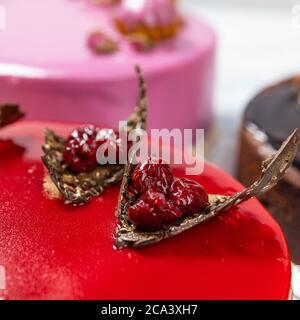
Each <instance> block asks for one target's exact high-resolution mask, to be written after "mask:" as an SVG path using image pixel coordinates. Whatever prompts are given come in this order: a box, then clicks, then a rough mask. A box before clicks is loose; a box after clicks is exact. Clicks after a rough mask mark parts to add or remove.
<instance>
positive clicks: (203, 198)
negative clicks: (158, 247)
mask: <svg viewBox="0 0 300 320" xmlns="http://www.w3.org/2000/svg"><path fill="white" fill-rule="evenodd" d="M131 187H132V188H133V190H134V192H135V193H137V194H138V195H139V196H141V197H140V198H139V199H138V200H137V201H136V202H135V203H134V205H133V206H131V207H130V208H129V209H128V218H129V220H130V221H131V222H133V223H134V224H136V226H137V227H138V228H139V229H142V230H157V229H161V228H162V227H163V226H164V225H168V224H171V223H172V222H175V221H176V220H178V219H179V218H181V217H182V216H185V217H188V216H192V215H194V214H196V213H199V212H201V211H202V210H203V209H205V208H206V207H207V206H209V201H208V194H207V192H206V191H205V190H204V188H203V187H202V186H201V185H200V184H199V183H197V182H195V181H193V180H189V179H186V178H183V179H178V178H175V179H174V177H173V174H172V172H171V168H170V166H169V165H167V164H165V163H164V162H163V161H162V160H151V159H149V160H148V161H147V162H144V163H141V164H139V165H137V167H136V168H135V170H134V171H133V174H132V186H131Z"/></svg>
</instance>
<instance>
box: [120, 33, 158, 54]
mask: <svg viewBox="0 0 300 320" xmlns="http://www.w3.org/2000/svg"><path fill="white" fill-rule="evenodd" d="M126 39H127V40H128V42H129V43H130V44H131V46H132V47H133V48H134V49H135V50H136V51H140V52H146V51H150V50H151V49H153V48H154V47H155V43H154V42H153V41H152V40H151V39H150V38H149V37H148V36H147V35H146V34H144V33H142V32H136V33H130V34H129V35H128V36H127V37H126Z"/></svg>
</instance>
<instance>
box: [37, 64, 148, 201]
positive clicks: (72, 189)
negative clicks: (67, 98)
mask: <svg viewBox="0 0 300 320" xmlns="http://www.w3.org/2000/svg"><path fill="white" fill-rule="evenodd" d="M136 72H137V75H138V79H139V90H140V92H139V98H138V102H137V105H136V107H135V109H134V112H133V113H132V115H131V116H130V117H129V119H128V132H130V131H132V130H134V129H137V128H141V129H145V128H146V122H147V91H146V85H145V80H144V77H143V75H142V72H141V69H140V68H139V67H136ZM65 143H66V140H65V139H64V138H62V137H60V136H58V135H57V134H55V133H54V132H53V131H51V130H48V129H47V130H46V133H45V144H44V146H43V151H44V155H43V157H42V160H43V162H44V164H45V166H46V168H47V169H48V172H49V175H50V177H51V179H52V181H53V183H54V184H55V186H56V187H57V189H58V190H59V191H60V193H61V194H62V196H63V197H64V199H65V201H66V203H72V204H76V205H80V204H85V203H87V202H88V201H89V200H90V199H91V198H92V197H95V196H99V195H100V194H101V193H102V192H103V191H104V190H105V188H106V187H108V186H109V185H113V184H116V183H118V182H120V181H121V180H122V177H123V173H124V166H123V165H105V166H100V165H99V166H97V168H95V169H94V170H93V171H91V172H88V173H80V174H75V173H73V172H71V171H70V170H68V168H67V164H66V163H65V161H64V157H63V152H64V148H65Z"/></svg>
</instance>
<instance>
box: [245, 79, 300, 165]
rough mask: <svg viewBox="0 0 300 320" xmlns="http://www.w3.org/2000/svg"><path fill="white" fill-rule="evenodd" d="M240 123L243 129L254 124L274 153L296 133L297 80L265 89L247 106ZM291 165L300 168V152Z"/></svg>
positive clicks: (299, 123) (299, 122)
mask: <svg viewBox="0 0 300 320" xmlns="http://www.w3.org/2000/svg"><path fill="white" fill-rule="evenodd" d="M244 122H245V124H246V127H251V125H253V124H254V125H255V126H256V127H257V130H259V131H262V132H263V133H265V134H266V136H267V138H268V142H269V143H270V144H271V145H272V146H273V147H274V149H278V148H279V146H280V145H281V143H282V141H284V139H285V137H286V136H287V135H288V134H289V133H290V132H291V131H292V130H293V129H294V128H298V130H300V77H295V78H293V79H290V80H287V81H284V82H281V83H279V84H277V85H275V86H272V87H269V88H267V89H266V90H264V91H263V92H261V93H260V94H259V95H257V96H256V97H255V98H254V99H253V100H252V101H251V102H250V103H249V105H248V106H247V109H246V112H245V116H244ZM294 165H295V166H297V167H298V168H300V150H298V152H297V155H296V158H295V161H294Z"/></svg>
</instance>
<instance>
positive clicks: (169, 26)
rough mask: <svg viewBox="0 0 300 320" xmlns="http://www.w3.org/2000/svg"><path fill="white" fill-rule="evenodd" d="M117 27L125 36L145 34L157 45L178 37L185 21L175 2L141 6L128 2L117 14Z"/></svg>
mask: <svg viewBox="0 0 300 320" xmlns="http://www.w3.org/2000/svg"><path fill="white" fill-rule="evenodd" d="M115 25H116V28H117V30H118V31H119V32H120V33H121V34H123V35H126V36H130V35H131V34H143V35H144V36H146V37H147V38H148V39H149V40H151V41H152V42H154V43H155V42H159V41H162V40H165V39H169V38H172V37H174V36H176V34H177V33H178V32H179V31H180V30H181V28H182V26H183V19H182V17H181V16H180V14H179V13H178V10H177V7H176V3H175V1H174V0H173V1H172V0H158V1H157V0H152V1H144V2H141V3H140V4H139V3H134V2H132V1H130V0H128V1H124V2H123V4H122V5H121V7H120V8H119V10H118V11H117V12H116V13H115Z"/></svg>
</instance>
